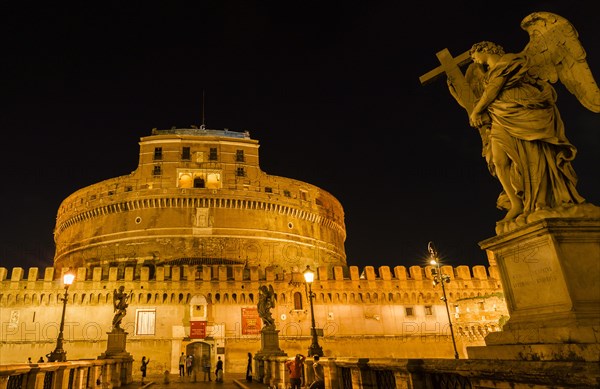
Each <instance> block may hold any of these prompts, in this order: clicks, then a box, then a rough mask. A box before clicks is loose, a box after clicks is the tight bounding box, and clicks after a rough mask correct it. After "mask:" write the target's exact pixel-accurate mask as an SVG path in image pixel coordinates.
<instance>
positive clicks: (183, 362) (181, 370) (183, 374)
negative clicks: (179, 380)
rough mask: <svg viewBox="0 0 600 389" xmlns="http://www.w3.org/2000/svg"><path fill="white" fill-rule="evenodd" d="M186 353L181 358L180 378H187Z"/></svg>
mask: <svg viewBox="0 0 600 389" xmlns="http://www.w3.org/2000/svg"><path fill="white" fill-rule="evenodd" d="M185 359H186V358H185V353H181V355H180V356H179V377H185Z"/></svg>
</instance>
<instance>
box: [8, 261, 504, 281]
mask: <svg viewBox="0 0 600 389" xmlns="http://www.w3.org/2000/svg"><path fill="white" fill-rule="evenodd" d="M67 271H69V269H68V268H66V269H56V268H54V267H47V268H45V269H44V271H43V273H42V272H41V271H40V269H39V268H37V267H32V268H29V269H28V271H27V273H26V271H25V269H23V268H21V267H15V268H13V269H12V270H11V272H10V277H9V269H7V268H5V267H0V282H2V283H5V282H21V281H27V282H36V281H46V282H52V281H56V280H61V279H62V275H63V274H64V273H65V272H67ZM74 272H75V277H76V278H75V279H76V280H79V281H82V280H83V281H109V282H116V281H265V282H270V281H288V282H302V281H303V279H302V273H301V272H294V271H290V272H287V271H285V270H283V271H282V270H281V268H280V267H267V268H262V267H261V266H244V265H198V266H189V265H182V266H168V265H163V266H153V265H130V266H127V265H122V266H97V267H91V268H87V267H78V268H76V270H75V271H74ZM442 272H443V273H444V274H447V275H448V276H449V277H450V279H451V280H462V281H467V282H468V281H473V280H479V281H487V280H494V281H498V280H500V275H499V274H498V269H497V267H496V266H490V267H488V268H487V269H486V267H485V266H482V265H478V266H473V267H472V268H469V266H457V267H452V266H442ZM432 279H433V278H432V274H431V266H425V267H421V266H410V267H408V268H407V267H405V266H395V267H394V268H393V269H390V267H389V266H380V267H378V268H375V267H374V266H365V267H364V268H362V269H360V268H359V267H358V266H348V267H346V266H334V267H333V269H332V272H329V271H328V268H327V266H320V267H319V268H318V269H317V274H316V279H315V280H316V281H317V282H318V281H348V280H350V281H360V280H366V281H393V280H396V281H406V280H415V281H423V280H432Z"/></svg>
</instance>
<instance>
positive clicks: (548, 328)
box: [467, 218, 600, 362]
mask: <svg viewBox="0 0 600 389" xmlns="http://www.w3.org/2000/svg"><path fill="white" fill-rule="evenodd" d="M480 246H481V248H483V249H486V250H489V251H491V252H492V253H493V256H494V257H495V259H496V261H497V265H498V269H499V270H500V276H501V279H502V284H503V288H504V293H505V297H506V302H507V306H508V310H509V313H510V319H509V320H508V322H507V323H506V325H505V326H504V328H503V330H502V331H501V332H493V333H490V334H489V335H488V336H487V337H486V338H485V343H486V346H482V347H468V348H467V353H468V355H469V358H470V359H517V360H554V361H558V360H561V361H588V362H594V361H600V343H599V342H600V219H597V218H554V219H543V220H539V221H537V222H534V223H530V224H528V225H526V226H524V227H521V228H518V229H516V230H514V231H511V232H508V233H505V234H502V235H498V236H496V237H494V238H490V239H487V240H485V241H483V242H480Z"/></svg>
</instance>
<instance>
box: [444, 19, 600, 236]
mask: <svg viewBox="0 0 600 389" xmlns="http://www.w3.org/2000/svg"><path fill="white" fill-rule="evenodd" d="M521 28H522V29H523V30H525V31H527V33H528V34H529V43H528V44H527V45H526V46H525V48H524V49H523V50H522V51H521V52H520V53H505V52H504V49H503V48H502V47H501V46H500V45H498V44H496V43H493V42H489V41H483V42H479V43H475V44H474V45H473V46H472V47H471V49H470V50H469V57H470V58H469V59H470V60H472V61H473V63H472V64H471V65H469V67H468V69H467V71H466V73H465V75H464V76H462V73H460V71H458V73H456V72H453V73H452V72H448V71H447V69H445V71H446V74H447V76H448V86H449V88H450V92H451V94H452V95H453V96H454V98H455V99H456V100H457V101H458V103H459V104H460V105H461V106H463V107H464V108H465V109H467V113H468V114H469V122H470V125H471V126H472V127H475V128H478V129H479V132H480V134H481V136H482V141H483V156H484V157H485V158H486V161H487V162H488V168H489V170H490V173H491V174H492V175H493V176H495V177H497V178H498V180H499V181H500V184H501V186H502V189H503V190H502V192H501V193H500V195H499V197H498V200H497V207H498V208H499V209H504V210H506V211H507V213H506V215H505V216H504V218H503V219H502V220H501V221H499V222H498V223H497V227H496V232H497V233H502V232H506V231H509V230H511V229H514V228H516V227H518V226H520V225H524V224H526V223H528V222H532V221H535V220H539V219H542V218H545V217H554V216H596V215H598V214H600V208H599V207H595V206H594V205H591V204H585V199H584V198H583V197H582V196H581V195H580V194H579V193H578V192H577V189H576V188H575V186H576V184H577V175H576V174H575V171H574V169H573V166H572V165H571V162H572V161H573V159H574V158H575V155H576V152H577V150H576V148H575V146H573V145H572V144H571V143H570V142H569V140H568V139H567V137H566V136H565V127H564V124H563V121H562V119H561V116H560V114H559V111H558V109H557V106H556V98H557V94H556V91H555V89H554V87H553V86H552V84H554V83H556V81H558V80H560V81H561V83H562V84H563V85H564V86H565V87H566V88H567V90H569V92H571V93H572V94H574V95H575V96H576V97H577V99H578V100H579V102H580V103H581V104H582V105H583V106H585V107H586V108H587V109H589V110H590V111H592V112H595V113H599V112H600V89H599V88H598V85H597V84H596V82H595V81H594V77H593V75H592V72H591V70H590V68H589V67H588V64H587V61H586V53H585V50H584V49H583V47H582V45H581V42H580V41H579V39H578V33H577V31H576V30H575V28H574V27H573V25H572V24H571V23H570V22H569V21H568V20H566V19H565V18H563V17H561V16H559V15H556V14H553V13H549V12H534V13H532V14H530V15H528V16H527V17H525V18H524V19H523V20H522V22H521ZM463 63H464V62H463ZM459 64H460V63H459ZM454 66H455V70H456V64H454ZM467 90H468V91H467ZM469 100H470V101H469Z"/></svg>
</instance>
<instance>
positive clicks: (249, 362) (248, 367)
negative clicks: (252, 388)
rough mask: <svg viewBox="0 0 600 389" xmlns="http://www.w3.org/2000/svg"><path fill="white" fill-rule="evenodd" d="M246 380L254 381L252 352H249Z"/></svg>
mask: <svg viewBox="0 0 600 389" xmlns="http://www.w3.org/2000/svg"><path fill="white" fill-rule="evenodd" d="M246 382H252V353H248V366H246Z"/></svg>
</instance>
